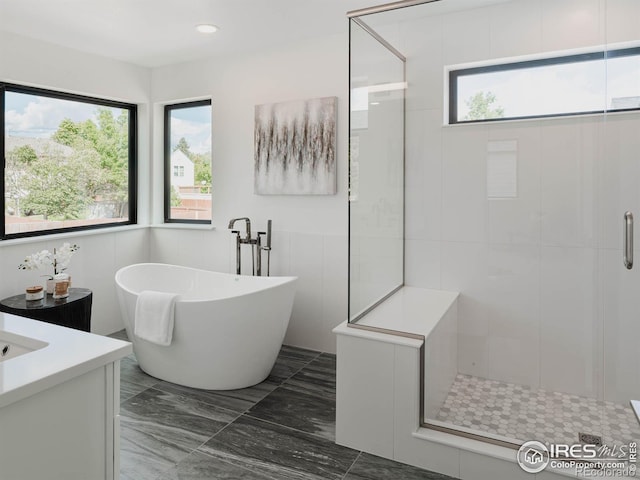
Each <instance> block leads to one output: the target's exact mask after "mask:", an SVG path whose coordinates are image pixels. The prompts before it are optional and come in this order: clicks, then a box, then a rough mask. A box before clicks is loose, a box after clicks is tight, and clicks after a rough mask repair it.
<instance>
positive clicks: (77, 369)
mask: <svg viewBox="0 0 640 480" xmlns="http://www.w3.org/2000/svg"><path fill="white" fill-rule="evenodd" d="M5 332H6V333H7V334H8V335H9V336H10V335H12V334H13V335H19V336H21V337H27V338H29V339H33V340H35V341H36V342H44V343H46V344H47V345H46V346H44V347H43V348H39V349H37V350H35V351H32V352H29V353H26V354H24V355H20V356H17V357H15V358H10V359H8V360H4V361H2V362H0V407H4V406H6V405H9V404H11V403H14V402H17V401H18V400H21V399H23V398H26V397H29V396H31V395H34V394H36V393H38V392H41V391H43V390H45V389H47V388H51V387H53V386H54V385H58V384H60V383H62V382H66V381H67V380H70V379H72V378H74V377H78V376H80V375H83V374H85V373H87V372H90V371H91V370H95V369H96V368H100V367H102V366H104V365H107V364H109V363H112V362H114V361H116V360H119V359H121V358H123V357H125V356H127V355H129V354H130V353H131V352H132V347H131V344H130V343H129V342H125V341H122V340H117V339H114V338H109V337H104V336H101V335H94V334H91V333H87V332H82V331H80V330H74V329H71V328H66V327H60V326H58V325H53V324H50V323H45V322H40V321H38V320H31V319H28V318H24V317H18V316H16V315H11V314H8V313H0V338H2V336H3V333H5Z"/></svg>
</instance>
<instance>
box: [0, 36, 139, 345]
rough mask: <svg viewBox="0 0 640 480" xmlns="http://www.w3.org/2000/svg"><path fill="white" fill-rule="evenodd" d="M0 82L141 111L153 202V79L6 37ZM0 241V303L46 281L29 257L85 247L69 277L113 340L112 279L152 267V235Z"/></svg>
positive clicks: (116, 316) (96, 327) (1, 41)
mask: <svg viewBox="0 0 640 480" xmlns="http://www.w3.org/2000/svg"><path fill="white" fill-rule="evenodd" d="M0 81H6V82H14V83H17V84H22V85H32V86H39V87H44V88H50V89H54V90H61V91H67V92H73V93H78V94H84V95H90V96H95V97H105V98H109V99H114V100H121V101H125V102H131V103H136V104H139V109H138V122H139V137H138V145H139V150H138V156H139V167H140V181H139V187H140V196H141V197H142V198H143V199H144V198H145V197H148V184H149V180H148V177H149V165H148V158H149V148H148V144H149V120H148V111H149V109H148V96H149V87H150V72H149V70H148V69H145V68H141V67H136V66H133V65H129V64H126V63H123V62H118V61H114V60H109V59H106V58H102V57H98V56H95V55H88V54H85V53H81V52H78V51H75V50H71V49H68V48H62V47H58V46H55V45H52V44H48V43H43V42H40V41H37V40H31V39H27V38H24V37H21V36H18V35H14V34H9V33H5V32H0ZM147 205H148V201H144V200H143V202H142V204H141V206H140V216H141V221H142V222H143V223H144V222H145V221H147V218H148V215H147V210H148V208H147ZM66 237H68V236H65V238H60V236H56V237H48V238H46V239H42V238H39V239H35V240H29V241H25V240H20V241H3V242H0V271H2V275H1V276H0V298H4V297H7V296H10V295H15V294H18V293H22V292H24V287H26V286H28V285H34V284H39V283H41V282H42V278H40V277H39V275H40V274H42V273H45V272H39V271H21V270H18V265H19V264H20V263H21V262H22V261H23V259H24V257H25V256H26V255H29V254H31V253H33V252H36V251H39V250H42V249H45V248H46V249H49V250H52V249H53V248H54V247H57V246H59V245H61V244H62V243H63V241H71V242H75V243H77V244H78V245H80V250H79V251H78V252H76V254H75V256H74V258H73V260H72V261H71V266H70V268H69V270H68V272H69V273H70V274H71V276H72V280H73V284H74V285H75V286H78V287H86V288H90V289H92V290H93V293H94V295H93V318H92V330H93V331H94V332H96V333H111V332H114V331H116V330H119V329H120V328H122V322H121V320H120V312H119V309H118V303H117V299H116V294H115V286H114V281H113V277H114V274H115V272H116V270H117V269H118V268H120V267H122V266H124V265H127V264H130V263H135V262H140V261H146V260H148V248H147V245H148V232H147V230H146V229H137V230H130V231H127V230H121V231H117V232H116V231H111V232H109V233H96V232H95V231H94V232H91V233H90V234H79V235H75V236H73V237H70V238H66Z"/></svg>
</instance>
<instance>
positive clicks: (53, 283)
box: [47, 278, 56, 295]
mask: <svg viewBox="0 0 640 480" xmlns="http://www.w3.org/2000/svg"><path fill="white" fill-rule="evenodd" d="M55 288H56V281H55V280H54V279H53V278H51V279H49V280H47V295H53V291H54V290H55Z"/></svg>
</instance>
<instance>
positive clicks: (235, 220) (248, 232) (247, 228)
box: [229, 217, 251, 240]
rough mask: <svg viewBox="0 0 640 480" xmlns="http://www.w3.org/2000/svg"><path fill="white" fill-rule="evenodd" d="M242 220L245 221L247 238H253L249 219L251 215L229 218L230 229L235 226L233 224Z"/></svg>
mask: <svg viewBox="0 0 640 480" xmlns="http://www.w3.org/2000/svg"><path fill="white" fill-rule="evenodd" d="M240 220H244V221H245V228H246V231H247V240H251V220H249V217H240V218H232V219H231V220H229V230H231V229H232V228H233V225H234V224H235V223H236V222H238V221H240Z"/></svg>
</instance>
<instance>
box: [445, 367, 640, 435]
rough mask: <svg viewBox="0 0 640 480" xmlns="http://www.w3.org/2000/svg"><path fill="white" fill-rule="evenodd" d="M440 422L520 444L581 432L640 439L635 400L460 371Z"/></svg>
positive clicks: (639, 424)
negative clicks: (535, 386)
mask: <svg viewBox="0 0 640 480" xmlns="http://www.w3.org/2000/svg"><path fill="white" fill-rule="evenodd" d="M436 420H438V421H441V422H446V423H451V424H454V425H458V426H462V427H465V428H467V429H472V430H475V431H477V432H478V433H480V434H483V433H489V434H492V435H499V436H502V437H508V438H511V439H513V440H514V443H523V442H526V441H528V440H539V441H541V442H544V443H567V444H574V443H578V434H579V433H580V432H583V433H588V434H595V435H600V436H602V440H603V443H604V444H605V445H610V446H611V445H625V444H628V443H630V442H632V441H634V442H639V441H640V423H638V420H637V419H636V417H635V414H634V413H633V410H632V408H631V406H630V405H629V404H618V403H613V402H605V401H600V400H595V399H591V398H585V397H579V396H577V395H569V394H566V393H559V392H550V391H546V390H538V389H532V388H529V387H526V386H522V385H516V384H512V383H504V382H498V381H495V380H487V379H484V378H479V377H473V376H470V375H460V374H459V375H458V376H457V377H456V379H455V381H454V383H453V385H452V386H451V389H450V391H449V395H448V396H447V398H446V400H445V403H444V404H443V406H442V408H441V409H440V410H439V412H438V414H437V416H436Z"/></svg>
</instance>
